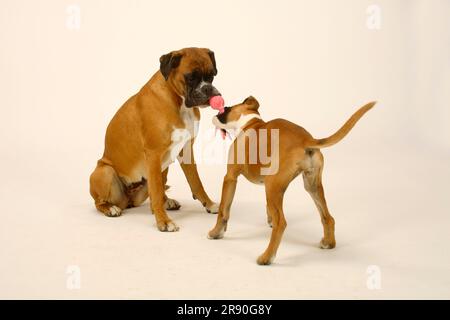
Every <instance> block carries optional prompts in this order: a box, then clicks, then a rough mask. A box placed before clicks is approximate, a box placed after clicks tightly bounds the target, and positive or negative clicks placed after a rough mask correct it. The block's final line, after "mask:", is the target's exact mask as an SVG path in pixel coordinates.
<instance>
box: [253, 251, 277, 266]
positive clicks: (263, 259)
mask: <svg viewBox="0 0 450 320" xmlns="http://www.w3.org/2000/svg"><path fill="white" fill-rule="evenodd" d="M274 259H275V256H270V255H268V254H266V253H264V254H262V255H260V256H259V257H258V259H257V260H256V263H257V264H259V265H260V266H268V265H270V264H272V262H273V260H274Z"/></svg>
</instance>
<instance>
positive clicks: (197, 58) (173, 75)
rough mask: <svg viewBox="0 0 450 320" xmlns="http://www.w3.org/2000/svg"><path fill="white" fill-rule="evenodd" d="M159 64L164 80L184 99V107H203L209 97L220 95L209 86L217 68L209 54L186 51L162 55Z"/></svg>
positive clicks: (194, 49)
mask: <svg viewBox="0 0 450 320" xmlns="http://www.w3.org/2000/svg"><path fill="white" fill-rule="evenodd" d="M159 61H160V63H161V65H160V71H161V73H162V75H163V77H164V79H165V80H166V81H167V82H169V83H170V84H171V85H172V86H173V87H174V89H175V91H176V92H177V94H179V95H180V96H181V97H183V98H184V103H185V105H186V107H188V108H192V107H206V106H208V104H209V99H210V98H211V97H213V96H217V95H220V92H219V91H218V90H217V89H216V88H215V87H214V86H213V85H212V82H213V80H214V77H215V76H216V75H217V67H216V59H215V57H214V52H212V51H211V50H209V49H204V48H185V49H181V50H178V51H172V52H170V53H168V54H165V55H163V56H162V57H161V58H160V59H159Z"/></svg>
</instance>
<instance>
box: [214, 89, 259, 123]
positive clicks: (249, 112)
mask: <svg viewBox="0 0 450 320" xmlns="http://www.w3.org/2000/svg"><path fill="white" fill-rule="evenodd" d="M258 108H259V102H258V100H256V99H255V98H254V97H252V96H250V97H248V98H246V99H245V100H244V101H243V102H242V103H240V104H236V105H234V106H232V107H225V111H224V112H223V113H220V114H218V115H216V116H215V117H213V120H212V121H213V124H214V125H215V126H216V128H219V129H221V130H222V131H225V132H226V131H227V130H228V131H235V130H240V129H241V128H242V127H243V126H245V124H246V123H248V122H249V121H250V120H252V119H254V118H259V119H260V118H261V117H260V116H259V112H258Z"/></svg>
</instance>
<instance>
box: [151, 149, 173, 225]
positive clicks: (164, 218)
mask: <svg viewBox="0 0 450 320" xmlns="http://www.w3.org/2000/svg"><path fill="white" fill-rule="evenodd" d="M146 158H147V170H148V180H147V184H148V190H149V195H150V208H151V210H152V211H153V213H154V214H155V218H156V224H157V226H158V229H159V230H160V231H169V232H173V231H178V229H179V228H178V226H177V225H176V224H175V223H174V222H173V221H172V220H171V219H170V218H169V216H168V215H167V213H166V211H165V210H164V202H165V199H164V183H163V174H162V172H161V156H160V154H158V153H155V152H146Z"/></svg>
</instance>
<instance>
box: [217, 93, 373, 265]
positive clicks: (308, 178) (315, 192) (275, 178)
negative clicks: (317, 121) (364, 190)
mask: <svg viewBox="0 0 450 320" xmlns="http://www.w3.org/2000/svg"><path fill="white" fill-rule="evenodd" d="M374 105H375V102H371V103H368V104H366V105H365V106H363V107H362V108H360V109H359V110H358V111H356V112H355V113H354V114H353V115H352V116H351V117H350V119H349V120H348V121H347V122H346V123H345V124H344V125H343V126H342V128H341V129H339V130H338V131H337V132H336V133H335V134H333V135H332V136H330V137H328V138H325V139H314V138H313V137H312V136H311V134H309V133H308V131H306V130H305V129H303V128H302V127H300V126H298V125H296V124H294V123H292V122H289V121H287V120H284V119H275V120H272V121H269V122H264V121H263V120H262V119H261V117H260V115H259V113H258V108H259V103H258V101H257V100H256V99H255V98H253V97H248V98H247V99H246V100H245V101H244V102H243V103H242V104H238V105H235V106H233V107H227V108H225V112H224V113H222V114H220V115H218V116H216V117H214V118H213V123H214V125H215V126H216V127H218V128H220V129H221V130H225V131H230V130H233V131H236V130H237V138H236V139H235V141H234V142H233V144H232V146H231V147H230V152H229V154H230V155H229V159H228V167H227V174H226V175H225V178H224V181H223V187H222V199H221V202H220V208H219V215H218V217H217V223H216V226H215V227H214V229H212V230H211V231H210V232H209V234H208V237H209V238H210V239H220V238H222V237H223V234H224V232H225V231H226V229H227V223H228V219H229V216H230V207H231V203H232V201H233V197H234V193H235V190H236V184H237V178H238V176H239V175H241V174H242V175H244V176H245V177H246V178H247V179H248V180H249V181H251V182H253V183H257V184H264V186H265V188H266V203H267V219H268V222H269V224H270V225H271V226H272V227H273V229H272V236H271V238H270V243H269V246H268V247H267V249H266V251H265V252H264V253H263V254H262V255H261V256H259V258H258V260H257V263H258V264H261V265H267V264H271V263H272V261H273V259H274V258H275V255H276V253H277V249H278V246H279V245H280V241H281V237H282V235H283V232H284V229H285V228H286V220H285V218H284V213H283V196H284V192H285V191H286V189H287V187H288V186H289V183H290V182H291V181H292V180H293V179H294V178H295V177H297V176H298V175H299V174H300V173H302V175H303V181H304V185H305V189H306V191H308V192H309V194H310V195H311V197H312V198H313V200H314V202H315V204H316V206H317V209H318V210H319V213H320V217H321V220H322V225H323V231H324V236H323V239H322V241H321V242H320V247H321V248H323V249H332V248H334V247H335V246H336V240H335V238H334V219H333V217H332V216H331V215H330V213H329V212H328V208H327V203H326V201H325V195H324V191H323V186H322V169H323V155H322V153H321V152H320V150H319V149H320V148H325V147H329V146H332V145H334V144H336V143H338V142H339V141H340V140H341V139H343V138H344V137H345V136H346V135H347V133H349V131H350V130H351V129H352V128H353V126H354V125H355V124H356V122H357V121H358V120H359V119H360V118H361V117H362V116H363V115H364V114H365V113H366V112H367V111H368V110H370V109H371V108H372V107H373V106H374ZM264 140H265V141H264Z"/></svg>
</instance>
